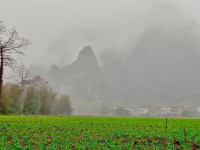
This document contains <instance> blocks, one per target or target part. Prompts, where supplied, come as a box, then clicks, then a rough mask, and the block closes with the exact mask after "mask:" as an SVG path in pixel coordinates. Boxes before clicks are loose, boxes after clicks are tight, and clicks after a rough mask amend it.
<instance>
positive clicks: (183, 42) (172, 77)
mask: <svg viewBox="0 0 200 150" xmlns="http://www.w3.org/2000/svg"><path fill="white" fill-rule="evenodd" d="M0 1H1V5H0V20H3V21H4V22H5V24H6V25H7V26H8V27H13V26H16V27H17V29H18V31H19V33H20V34H21V35H22V36H24V37H27V38H28V39H29V40H30V41H31V42H32V45H31V46H29V48H28V49H27V50H26V51H25V53H26V56H25V57H24V58H23V60H24V62H25V64H26V65H27V67H28V68H30V71H31V73H32V74H37V75H42V76H43V77H45V78H49V72H50V68H51V67H52V65H56V66H58V67H59V69H60V70H62V71H61V72H62V73H60V74H59V77H62V79H63V80H61V79H60V80H59V81H56V83H55V81H54V79H50V80H51V81H52V82H51V83H52V85H53V86H54V88H55V89H56V90H57V91H58V92H64V93H66V94H69V95H70V97H71V100H72V104H73V101H74V111H75V114H95V115H96V114H98V113H96V112H95V111H96V110H97V108H98V109H100V108H99V107H100V106H103V105H109V106H110V107H116V106H128V105H132V106H136V105H149V104H152V105H162V106H164V105H178V106H179V105H189V104H191V103H192V104H193V105H195V104H200V102H199V100H198V99H199V98H200V95H199V91H200V82H199V81H198V79H199V78H198V74H199V73H200V71H199V70H200V69H199V66H200V44H199V43H200V42H199V39H200V26H199V22H200V16H199V15H198V14H199V6H200V2H199V1H198V0H193V1H188V0H168V1H160V0H151V1H149V0H141V1H138V0H109V1H102V0H84V1H82V0H75V1H74V0H67V1H64V0H60V1H55V0H48V1H47V0H35V1H30V0H28V1H27V0H26V1H25V0H18V1H14V0H0ZM88 45H90V46H91V48H92V50H93V52H94V55H95V58H96V59H97V62H98V65H99V67H100V69H99V70H101V73H102V75H99V74H101V73H97V72H95V73H97V74H98V75H97V74H95V77H97V76H98V79H99V80H98V81H96V80H95V83H96V84H95V85H91V84H92V83H90V84H87V83H82V82H81V83H77V86H74V87H73V89H70V85H71V83H69V81H68V80H67V77H70V76H68V75H66V74H64V73H63V72H67V71H66V70H70V69H65V68H66V67H67V66H70V65H71V64H73V62H75V61H76V60H77V59H78V54H79V52H80V51H81V50H82V49H84V47H85V46H88ZM98 65H96V66H98ZM78 66H79V65H78ZM75 68H79V67H77V66H76V67H75ZM82 72H84V71H82ZM70 73H71V72H70ZM78 73H79V72H78ZM78 73H77V72H76V74H78ZM6 75H7V76H12V75H13V73H12V72H11V71H10V70H9V69H7V70H6ZM73 75H74V74H73ZM90 77H91V76H90ZM92 77H93V76H92ZM74 80H75V79H74ZM80 81H82V80H80ZM92 81H93V80H92ZM88 82H89V80H88ZM62 83H64V84H62ZM84 84H86V85H87V87H88V85H90V86H89V87H90V91H94V92H93V93H92V94H91V95H93V97H92V96H91V95H90V96H89V97H88V96H85V97H84V96H82V95H84V94H83V93H82V95H81V96H80V95H79V94H77V93H76V92H75V91H78V90H77V87H79V86H80V87H81V86H82V85H84ZM78 85H79V86H78ZM63 86H64V87H63ZM91 87H93V88H91ZM84 88H85V87H83V89H84ZM80 91H81V90H80ZM79 93H80V92H79ZM96 95H98V96H96ZM95 97H98V98H95ZM85 101H89V102H90V106H89V105H87V106H84V108H83V104H84V103H85ZM93 103H94V104H93ZM96 103H97V104H96ZM82 111H83V112H82ZM87 111H88V112H87Z"/></svg>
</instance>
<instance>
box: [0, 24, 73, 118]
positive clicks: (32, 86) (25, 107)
mask: <svg viewBox="0 0 200 150" xmlns="http://www.w3.org/2000/svg"><path fill="white" fill-rule="evenodd" d="M30 44H31V42H30V41H29V40H27V39H25V38H22V37H20V36H19V34H18V32H17V29H16V28H15V27H13V28H11V29H7V28H6V26H5V25H4V23H3V21H0V113H1V114H32V115H58V114H60V115H71V113H72V110H73V109H72V106H71V101H70V97H69V96H68V95H66V94H59V93H57V92H56V91H55V90H54V89H53V88H52V87H51V86H50V85H49V83H48V82H47V81H45V79H43V78H42V77H40V76H33V77H31V76H30V74H29V73H28V70H27V69H26V68H25V67H24V64H23V62H22V56H24V55H25V53H24V50H25V49H26V48H27V46H28V45H30ZM5 67H9V68H11V69H12V70H13V71H14V72H15V73H17V74H18V75H19V77H20V79H21V81H20V82H18V83H6V84H3V83H4V82H3V81H4V79H5V78H6V77H5V76H4V69H5Z"/></svg>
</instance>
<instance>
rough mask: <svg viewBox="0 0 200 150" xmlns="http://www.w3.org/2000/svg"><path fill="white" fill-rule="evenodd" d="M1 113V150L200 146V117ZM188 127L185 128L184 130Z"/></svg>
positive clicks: (187, 147) (198, 147) (184, 147)
mask: <svg viewBox="0 0 200 150" xmlns="http://www.w3.org/2000/svg"><path fill="white" fill-rule="evenodd" d="M165 121H166V120H165V118H133V117H53V116H38V117H34V116H33V117H26V116H0V149H105V150H106V149H200V120H199V119H178V118H168V126H167V128H166V122H165ZM184 130H185V131H184Z"/></svg>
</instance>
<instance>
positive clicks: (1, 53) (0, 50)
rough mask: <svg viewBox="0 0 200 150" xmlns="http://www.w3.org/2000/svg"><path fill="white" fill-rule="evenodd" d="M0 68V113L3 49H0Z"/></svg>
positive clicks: (0, 103)
mask: <svg viewBox="0 0 200 150" xmlns="http://www.w3.org/2000/svg"><path fill="white" fill-rule="evenodd" d="M0 56H1V66H0V112H1V109H2V88H3V47H1V49H0Z"/></svg>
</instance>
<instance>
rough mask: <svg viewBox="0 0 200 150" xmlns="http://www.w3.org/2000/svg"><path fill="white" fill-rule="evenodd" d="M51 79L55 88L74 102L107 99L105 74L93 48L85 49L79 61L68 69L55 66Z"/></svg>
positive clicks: (51, 71)
mask: <svg viewBox="0 0 200 150" xmlns="http://www.w3.org/2000/svg"><path fill="white" fill-rule="evenodd" d="M49 79H50V82H51V84H52V85H53V87H54V88H56V89H57V90H58V91H60V92H62V93H67V94H69V95H70V96H71V98H72V99H73V100H94V101H103V100H104V99H105V96H104V80H103V74H102V71H101V68H100V67H99V65H98V62H97V60H96V58H95V55H94V52H93V50H92V48H91V46H86V47H84V48H83V50H82V51H80V52H79V54H78V58H77V60H76V61H74V62H73V63H72V64H70V65H69V66H67V67H64V68H63V69H59V67H58V66H55V65H53V66H52V67H51V69H50V72H49Z"/></svg>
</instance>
